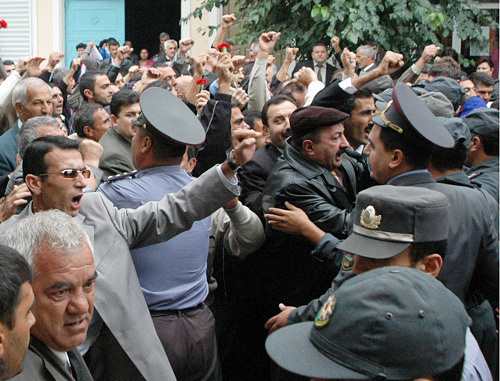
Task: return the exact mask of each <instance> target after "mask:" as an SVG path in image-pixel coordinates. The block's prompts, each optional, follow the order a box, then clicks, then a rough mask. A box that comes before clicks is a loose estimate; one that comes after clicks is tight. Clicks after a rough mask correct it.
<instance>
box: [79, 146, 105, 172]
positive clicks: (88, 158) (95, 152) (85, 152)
mask: <svg viewBox="0 0 500 381" xmlns="http://www.w3.org/2000/svg"><path fill="white" fill-rule="evenodd" d="M103 151H104V148H102V145H100V144H99V143H97V142H95V141H93V140H92V139H83V140H82V141H81V143H80V153H81V154H82V157H83V161H84V163H85V164H91V165H93V166H94V167H99V161H100V160H101V157H102V153H103Z"/></svg>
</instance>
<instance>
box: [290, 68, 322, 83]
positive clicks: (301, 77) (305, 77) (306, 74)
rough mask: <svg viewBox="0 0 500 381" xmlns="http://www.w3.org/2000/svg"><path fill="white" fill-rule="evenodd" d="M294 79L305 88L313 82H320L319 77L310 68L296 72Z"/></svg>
mask: <svg viewBox="0 0 500 381" xmlns="http://www.w3.org/2000/svg"><path fill="white" fill-rule="evenodd" d="M293 77H294V78H295V79H296V80H297V82H299V83H301V84H302V85H304V86H305V87H307V86H309V84H310V83H311V82H313V81H317V80H318V75H317V74H316V72H315V71H314V70H313V69H311V68H310V67H305V66H303V67H301V68H300V70H299V71H297V72H295V74H294V75H293Z"/></svg>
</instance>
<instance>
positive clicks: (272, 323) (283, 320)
mask: <svg viewBox="0 0 500 381" xmlns="http://www.w3.org/2000/svg"><path fill="white" fill-rule="evenodd" d="M279 308H280V310H281V312H280V313H279V314H278V315H274V316H273V317H272V318H271V319H269V320H268V321H267V322H266V324H265V325H264V328H265V329H267V330H269V334H271V333H273V332H274V331H276V330H278V329H279V328H282V327H286V325H287V324H288V315H290V312H292V311H293V310H295V309H297V307H291V306H290V307H287V306H285V305H284V304H283V303H280V304H279Z"/></svg>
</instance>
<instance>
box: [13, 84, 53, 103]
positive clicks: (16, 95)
mask: <svg viewBox="0 0 500 381" xmlns="http://www.w3.org/2000/svg"><path fill="white" fill-rule="evenodd" d="M44 85H45V86H47V87H48V88H49V90H50V87H49V85H47V83H46V82H44V81H42V80H41V79H40V78H37V77H30V78H26V79H24V80H22V81H20V82H19V83H18V84H17V85H16V87H14V90H13V91H12V106H14V108H15V107H16V103H21V104H22V105H25V104H26V102H28V87H42V86H44Z"/></svg>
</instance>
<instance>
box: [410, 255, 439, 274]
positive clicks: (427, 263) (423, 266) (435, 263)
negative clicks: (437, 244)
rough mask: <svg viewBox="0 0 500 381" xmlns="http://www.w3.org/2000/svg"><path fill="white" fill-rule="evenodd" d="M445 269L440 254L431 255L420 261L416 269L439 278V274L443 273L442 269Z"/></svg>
mask: <svg viewBox="0 0 500 381" xmlns="http://www.w3.org/2000/svg"><path fill="white" fill-rule="evenodd" d="M442 267H443V257H441V256H440V255H439V254H430V255H427V256H426V257H425V258H423V259H421V260H420V261H418V263H417V265H416V266H415V268H416V269H417V270H421V271H424V272H426V273H427V274H429V275H431V276H433V277H434V278H437V276H438V275H439V273H440V272H441V268H442Z"/></svg>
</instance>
